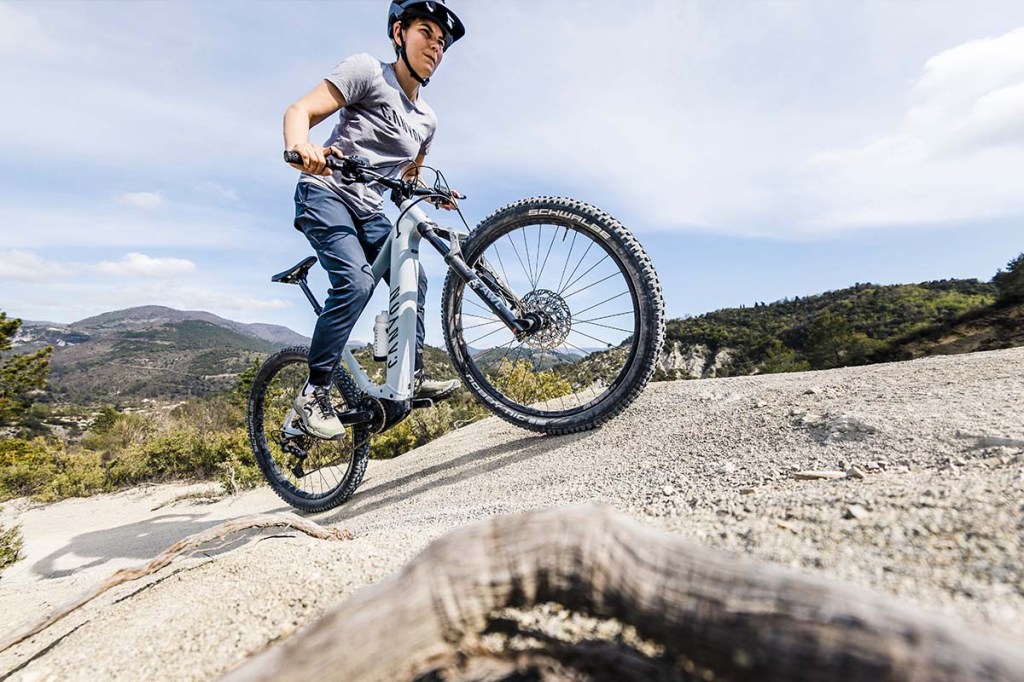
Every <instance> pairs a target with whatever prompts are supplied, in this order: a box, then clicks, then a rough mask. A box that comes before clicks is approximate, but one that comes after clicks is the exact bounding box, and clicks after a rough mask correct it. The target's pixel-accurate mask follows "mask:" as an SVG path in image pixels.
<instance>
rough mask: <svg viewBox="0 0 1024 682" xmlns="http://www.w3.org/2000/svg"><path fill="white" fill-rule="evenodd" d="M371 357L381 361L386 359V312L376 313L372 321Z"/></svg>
mask: <svg viewBox="0 0 1024 682" xmlns="http://www.w3.org/2000/svg"><path fill="white" fill-rule="evenodd" d="M373 359H374V360H376V361H377V362H383V361H384V360H387V359H388V313H387V311H386V310H385V311H384V312H382V313H380V314H379V315H377V317H376V318H374V321H373Z"/></svg>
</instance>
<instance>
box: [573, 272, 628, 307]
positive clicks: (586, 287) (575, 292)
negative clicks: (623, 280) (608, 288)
mask: <svg viewBox="0 0 1024 682" xmlns="http://www.w3.org/2000/svg"><path fill="white" fill-rule="evenodd" d="M619 274H621V273H618V272H613V273H612V274H610V275H608V276H607V277H605V278H603V279H599V280H597V281H596V282H594V283H593V284H589V285H587V286H585V287H583V288H582V289H577V290H576V291H574V292H572V293H571V294H562V300H565V299H567V298H569V297H570V296H575V295H576V294H578V293H580V292H581V291H586V290H587V289H590V288H593V287H596V286H597V285H598V284H600V283H601V282H606V281H608V280H610V279H611V278H612V277H615V276H616V275H619ZM580 279H582V278H580ZM576 281H577V282H578V281H579V279H577V280H576Z"/></svg>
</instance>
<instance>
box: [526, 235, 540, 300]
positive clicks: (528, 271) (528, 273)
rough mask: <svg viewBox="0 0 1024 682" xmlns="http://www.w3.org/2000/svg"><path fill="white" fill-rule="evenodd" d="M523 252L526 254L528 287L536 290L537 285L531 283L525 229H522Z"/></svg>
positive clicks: (528, 247)
mask: <svg viewBox="0 0 1024 682" xmlns="http://www.w3.org/2000/svg"><path fill="white" fill-rule="evenodd" d="M523 250H524V251H525V252H526V266H527V273H526V276H527V278H528V279H529V280H530V287H532V288H533V289H536V288H537V285H536V284H534V283H533V268H532V267H530V266H531V265H532V263H530V245H529V244H528V243H527V242H526V228H523Z"/></svg>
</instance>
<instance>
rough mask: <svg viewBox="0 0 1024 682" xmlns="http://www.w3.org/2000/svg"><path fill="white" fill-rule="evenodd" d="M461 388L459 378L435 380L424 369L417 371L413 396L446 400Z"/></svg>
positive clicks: (418, 398) (420, 398)
mask: <svg viewBox="0 0 1024 682" xmlns="http://www.w3.org/2000/svg"><path fill="white" fill-rule="evenodd" d="M458 388H459V380H458V379H451V380H450V381H435V380H433V379H431V378H429V377H428V376H427V375H425V374H424V373H423V370H420V371H418V372H416V374H415V376H414V380H413V396H412V397H413V398H416V399H417V400H424V399H426V400H433V401H435V402H436V401H438V400H444V399H445V398H451V397H452V396H453V395H455V391H456V390H457V389H458Z"/></svg>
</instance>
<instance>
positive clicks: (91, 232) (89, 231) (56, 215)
mask: <svg viewBox="0 0 1024 682" xmlns="http://www.w3.org/2000/svg"><path fill="white" fill-rule="evenodd" d="M282 194H283V195H284V196H285V197H287V193H285V192H283V193H282ZM291 212H292V207H291V206H289V205H287V204H286V203H284V201H283V202H282V206H281V210H280V215H279V216H274V215H270V216H267V215H252V214H247V213H243V212H240V211H228V210H217V209H211V208H206V207H197V206H180V205H175V206H173V207H171V208H170V209H168V210H165V211H153V212H146V213H145V214H144V215H142V216H140V215H138V214H136V213H134V212H129V211H125V210H114V209H111V208H109V207H105V206H95V205H90V204H89V199H88V198H81V199H80V200H78V201H77V203H75V202H74V201H73V199H67V198H62V197H61V198H51V199H50V203H49V204H43V203H41V202H38V201H25V202H22V205H20V206H19V205H14V204H13V203H9V202H0V243H2V244H4V246H8V247H10V248H21V249H39V248H43V247H52V248H63V247H75V246H77V247H85V248H96V247H106V248H114V249H123V250H142V249H145V248H174V247H188V248H218V249H225V248H231V249H234V250H239V249H261V248H264V247H265V245H264V243H263V240H262V239H260V238H258V237H257V236H256V235H255V234H254V232H255V231H257V230H259V229H267V228H268V227H269V228H273V227H276V225H277V224H279V225H281V226H285V227H287V226H289V225H290V223H291ZM279 232H280V233H281V234H288V232H287V230H286V229H281V230H279Z"/></svg>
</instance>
